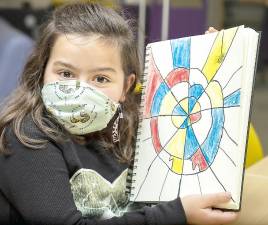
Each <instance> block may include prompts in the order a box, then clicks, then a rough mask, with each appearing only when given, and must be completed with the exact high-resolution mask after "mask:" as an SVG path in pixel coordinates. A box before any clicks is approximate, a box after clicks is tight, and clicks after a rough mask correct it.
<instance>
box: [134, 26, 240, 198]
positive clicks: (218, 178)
mask: <svg viewBox="0 0 268 225" xmlns="http://www.w3.org/2000/svg"><path fill="white" fill-rule="evenodd" d="M238 34H239V27H238V28H232V29H228V30H224V31H221V32H218V33H215V34H209V35H203V36H204V37H202V36H199V37H189V38H180V39H176V40H169V41H165V42H164V43H163V44H162V46H161V45H154V44H152V45H151V46H150V47H149V48H150V53H149V62H148V71H147V72H148V77H147V81H146V82H145V83H146V84H145V93H146V94H145V96H144V99H143V101H144V111H143V118H142V129H143V130H148V132H142V135H141V136H140V143H141V144H140V146H139V147H140V149H141V150H140V151H146V153H143V154H147V155H149V158H151V160H149V161H148V160H147V161H143V160H144V159H145V158H146V159H148V157H144V159H143V158H140V159H139V160H141V161H142V162H141V164H143V165H146V167H145V168H148V169H146V171H143V173H139V174H143V176H140V177H139V178H135V179H136V182H138V186H136V189H137V191H136V196H135V199H136V200H137V199H139V198H140V199H146V195H148V190H149V192H150V194H149V195H150V196H151V198H152V199H158V200H159V201H161V200H162V199H163V200H167V199H174V197H177V196H184V195H187V194H188V193H191V194H193V193H198V194H203V193H209V192H211V191H212V192H218V191H220V192H221V191H229V192H231V193H232V197H233V198H232V200H233V201H234V202H235V201H237V200H238V198H239V195H238V194H236V188H235V186H236V185H235V179H236V177H235V175H233V176H234V178H233V179H234V182H227V180H229V179H230V175H232V171H233V170H234V168H235V167H236V166H237V165H236V164H237V156H236V155H237V154H236V151H238V148H237V146H238V139H239V137H238V130H239V112H240V91H241V90H240V89H241V79H242V78H241V74H242V73H241V71H242V70H243V66H242V65H243V57H242V55H243V48H242V44H241V43H240V42H241V41H240V39H239V35H238ZM234 43H235V44H234ZM234 46H235V47H234ZM167 49H169V53H167V54H166V53H165V54H163V52H167ZM194 52H195V53H196V52H198V54H194ZM230 62H231V63H230ZM150 146H152V147H150ZM155 177H159V180H158V182H159V185H156V186H154V187H153V188H152V187H151V186H150V182H151V181H152V180H153V179H155ZM137 179H138V180H137ZM147 198H148V197H147Z"/></svg>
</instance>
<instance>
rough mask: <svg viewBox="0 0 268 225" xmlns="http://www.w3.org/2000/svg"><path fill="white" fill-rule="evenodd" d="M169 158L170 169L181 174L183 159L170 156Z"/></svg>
mask: <svg viewBox="0 0 268 225" xmlns="http://www.w3.org/2000/svg"><path fill="white" fill-rule="evenodd" d="M170 160H172V167H171V170H172V171H173V172H174V173H177V174H182V167H183V159H179V158H176V157H173V156H172V157H171V158H170Z"/></svg>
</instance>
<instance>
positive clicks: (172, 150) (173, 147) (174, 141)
mask: <svg viewBox="0 0 268 225" xmlns="http://www.w3.org/2000/svg"><path fill="white" fill-rule="evenodd" d="M185 137H186V129H178V131H177V132H176V134H175V135H174V136H173V137H172V138H171V140H170V141H169V142H168V144H167V145H166V147H165V150H166V151H167V152H168V153H169V154H170V155H173V156H175V157H178V158H183V153H184V144H185Z"/></svg>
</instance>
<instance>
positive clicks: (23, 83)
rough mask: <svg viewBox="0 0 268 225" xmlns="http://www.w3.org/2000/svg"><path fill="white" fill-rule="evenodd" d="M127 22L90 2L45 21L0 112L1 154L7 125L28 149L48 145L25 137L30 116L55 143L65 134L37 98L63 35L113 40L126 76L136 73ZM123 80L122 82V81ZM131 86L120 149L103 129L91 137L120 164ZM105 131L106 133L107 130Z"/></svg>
mask: <svg viewBox="0 0 268 225" xmlns="http://www.w3.org/2000/svg"><path fill="white" fill-rule="evenodd" d="M129 22H130V21H129V20H126V19H124V18H123V16H121V15H119V14H118V13H117V12H115V11H114V10H112V9H109V8H105V7H102V6H100V5H98V4H93V3H74V4H69V5H65V6H62V7H60V8H57V9H56V10H55V11H54V12H53V14H52V16H51V18H50V19H49V20H48V22H47V23H46V24H45V25H44V26H43V27H42V29H41V34H40V38H39V39H38V41H37V43H36V47H35V49H34V50H33V53H32V55H31V56H30V57H29V59H28V61H27V63H26V65H25V69H24V71H23V74H22V76H21V79H20V84H19V86H18V88H17V89H16V90H15V91H14V94H13V95H12V96H11V97H10V99H9V101H8V102H7V105H6V106H5V108H4V109H3V110H2V112H1V113H0V115H1V118H0V152H2V153H8V149H7V143H6V142H5V134H6V132H7V127H8V126H9V125H10V127H11V129H12V130H13V132H14V134H15V135H16V137H17V138H18V140H19V141H20V142H21V143H22V144H23V145H25V146H28V147H29V148H33V149H38V148H41V147H43V146H44V145H45V144H46V143H47V141H46V140H40V139H35V138H33V137H29V136H28V135H26V134H25V133H24V132H23V129H22V128H23V121H24V119H25V117H26V116H28V115H30V116H31V118H32V120H33V121H34V123H35V124H36V125H37V127H38V128H39V129H40V130H41V131H42V132H43V133H44V134H46V135H47V136H48V137H49V138H51V139H52V140H54V141H57V142H59V141H63V138H62V137H63V136H64V133H65V132H64V131H63V130H62V129H60V126H59V125H57V124H56V123H55V120H54V119H53V118H52V117H51V116H50V115H48V116H44V114H47V113H46V110H45V107H44V105H43V101H42V98H41V89H42V86H43V75H44V71H45V68H46V64H47V62H48V59H49V56H50V52H51V49H52V47H53V44H54V43H55V40H56V38H57V37H58V36H59V35H61V34H81V35H90V34H99V35H101V36H102V37H103V39H105V40H107V41H112V42H114V41H116V42H117V44H118V46H119V49H120V51H121V62H122V68H123V71H124V74H125V78H127V76H128V75H130V74H131V73H134V74H135V75H136V80H138V79H139V75H140V64H139V59H138V53H137V47H136V42H135V38H134V35H133V33H132V31H131V29H130V24H129ZM125 81H126V79H125ZM135 84H136V82H135V83H134V84H133V86H132V88H130V90H129V91H128V93H127V95H126V100H125V102H124V103H123V114H124V119H123V123H121V125H120V135H121V137H123V138H121V140H120V142H119V143H120V144H119V145H114V144H112V141H111V138H110V136H109V135H108V132H107V131H104V132H98V133H95V134H94V136H91V137H94V138H96V140H99V142H100V143H101V145H102V146H103V147H104V148H105V149H109V150H111V151H112V152H113V153H114V154H115V155H116V156H117V158H118V159H119V160H120V161H124V162H130V160H131V157H132V153H133V145H134V139H135V128H136V124H137V120H138V118H137V116H138V112H137V101H136V100H135V96H134V94H133V89H134V87H135ZM106 130H107V129H106Z"/></svg>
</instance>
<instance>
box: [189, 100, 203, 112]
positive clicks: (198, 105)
mask: <svg viewBox="0 0 268 225" xmlns="http://www.w3.org/2000/svg"><path fill="white" fill-rule="evenodd" d="M200 110H201V106H200V103H199V102H196V103H195V105H194V108H193V110H192V111H191V114H194V113H197V112H200Z"/></svg>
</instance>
